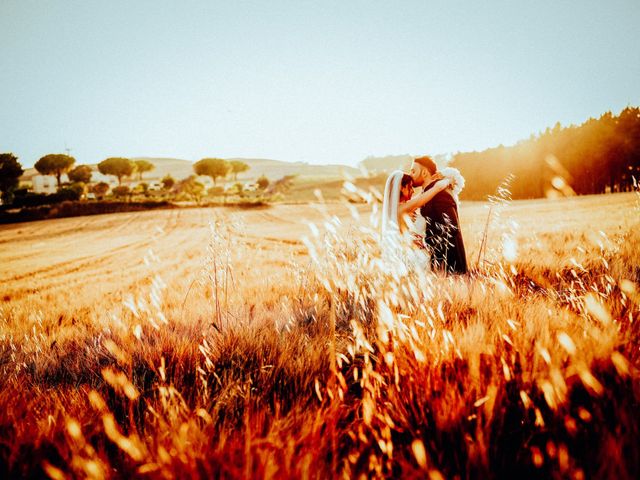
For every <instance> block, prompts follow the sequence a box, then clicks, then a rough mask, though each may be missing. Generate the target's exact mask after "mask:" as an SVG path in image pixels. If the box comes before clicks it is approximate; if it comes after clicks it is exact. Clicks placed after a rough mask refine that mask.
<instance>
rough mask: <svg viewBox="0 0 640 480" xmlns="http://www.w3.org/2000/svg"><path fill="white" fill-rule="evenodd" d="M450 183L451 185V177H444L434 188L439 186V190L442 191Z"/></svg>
mask: <svg viewBox="0 0 640 480" xmlns="http://www.w3.org/2000/svg"><path fill="white" fill-rule="evenodd" d="M450 185H451V179H450V178H443V179H442V180H438V181H437V182H436V184H435V185H434V186H433V188H437V189H438V190H439V191H442V190H444V189H445V188H447V187H448V186H450Z"/></svg>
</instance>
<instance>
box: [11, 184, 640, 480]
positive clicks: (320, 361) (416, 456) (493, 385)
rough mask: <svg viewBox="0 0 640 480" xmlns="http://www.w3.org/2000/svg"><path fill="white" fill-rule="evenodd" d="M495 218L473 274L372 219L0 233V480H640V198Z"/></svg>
mask: <svg viewBox="0 0 640 480" xmlns="http://www.w3.org/2000/svg"><path fill="white" fill-rule="evenodd" d="M487 206H488V205H485V204H480V203H469V204H465V205H463V207H462V209H461V220H462V226H463V234H464V236H465V240H466V244H467V248H468V252H467V253H468V257H469V259H470V263H471V266H472V268H473V269H474V274H473V276H472V277H471V278H466V279H460V278H443V277H440V276H434V275H431V274H427V275H424V274H423V273H422V272H419V271H415V270H411V268H409V269H408V270H407V269H405V268H404V267H403V266H402V265H396V264H394V265H389V263H388V262H385V261H384V260H383V258H382V257H381V255H380V252H379V251H378V246H377V242H376V241H375V230H374V228H373V227H372V226H371V224H370V216H371V215H370V214H371V208H370V207H367V206H359V207H357V208H355V207H353V206H351V207H350V206H348V205H326V206H316V207H314V206H308V205H307V206H305V205H295V206H293V205H289V206H287V205H280V206H274V207H272V208H268V209H255V210H233V209H175V210H164V211H150V212H142V213H124V214H112V215H103V216H94V217H80V218H69V219H61V220H52V221H43V222H33V223H28V224H18V225H12V226H2V227H0V245H1V248H0V278H1V279H2V284H1V287H0V300H1V302H2V303H1V309H0V386H1V390H0V476H1V477H3V478H7V477H43V476H44V477H51V478H56V479H57V478H66V477H81V478H82V477H90V478H121V477H142V478H143V477H149V478H184V477H199V478H212V477H224V478H239V477H245V478H253V477H256V478H289V477H298V478H332V477H345V478H352V477H359V476H364V477H393V478H400V477H406V478H414V477H429V478H477V477H504V478H515V477H517V476H520V477H524V476H526V477H540V478H549V477H555V478H607V477H608V478H637V476H638V474H639V473H640V451H639V447H638V435H639V434H640V415H638V407H639V401H640V382H639V378H640V376H639V374H638V367H640V351H639V346H640V340H639V338H638V332H639V329H638V321H639V320H640V316H639V315H640V293H639V287H640V253H639V247H640V233H639V229H638V227H639V226H640V220H639V217H640V210H639V204H638V197H637V196H636V195H634V194H619V195H609V196H600V197H582V198H571V199H563V200H554V201H526V202H525V201H523V202H513V203H511V202H508V201H505V200H502V201H501V200H499V199H498V200H497V201H495V202H493V204H492V206H491V218H490V219H489V221H488V222H487V218H488V217H487V215H488V212H489V210H488V208H487ZM374 216H375V215H374ZM487 225H488V239H487V242H486V247H485V249H484V251H483V252H482V253H479V248H480V245H481V243H482V236H483V231H484V230H485V228H486V227H487ZM479 258H480V259H481V260H482V261H481V262H480V263H478V259H479Z"/></svg>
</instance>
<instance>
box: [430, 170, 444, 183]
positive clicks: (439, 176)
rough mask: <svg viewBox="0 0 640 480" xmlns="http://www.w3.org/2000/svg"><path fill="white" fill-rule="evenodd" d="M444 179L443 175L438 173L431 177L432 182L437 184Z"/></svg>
mask: <svg viewBox="0 0 640 480" xmlns="http://www.w3.org/2000/svg"><path fill="white" fill-rule="evenodd" d="M443 178H444V175H442V173H440V172H436V173H434V174H433V175H432V176H431V181H432V182H436V181H438V180H442V179H443Z"/></svg>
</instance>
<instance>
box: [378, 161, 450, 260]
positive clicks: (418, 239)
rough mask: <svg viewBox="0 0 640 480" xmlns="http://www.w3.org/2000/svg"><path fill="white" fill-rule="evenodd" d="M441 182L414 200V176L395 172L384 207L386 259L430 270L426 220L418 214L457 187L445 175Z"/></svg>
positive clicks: (384, 248)
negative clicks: (444, 192)
mask: <svg viewBox="0 0 640 480" xmlns="http://www.w3.org/2000/svg"><path fill="white" fill-rule="evenodd" d="M451 170H453V169H451ZM437 179H438V181H437V182H436V183H435V184H434V185H433V187H431V188H430V189H429V190H427V191H425V192H422V193H420V194H418V195H416V196H413V181H412V179H411V176H410V175H408V174H406V173H404V172H402V171H400V170H395V171H394V172H392V173H391V175H389V178H387V183H386V185H385V187H384V199H383V203H382V222H381V233H382V238H381V240H382V247H383V253H384V255H385V256H386V257H387V258H388V259H389V260H391V261H393V262H394V263H395V262H397V261H398V260H403V259H404V261H402V262H401V263H402V264H405V266H409V265H407V264H411V265H415V267H418V268H427V265H428V264H429V262H428V260H429V259H428V253H427V249H426V246H425V245H424V235H425V231H426V220H425V218H424V217H423V216H422V215H420V213H419V212H418V210H419V209H420V208H421V207H422V206H424V205H425V204H427V203H429V201H430V200H431V199H432V198H433V197H435V196H436V195H437V194H438V193H440V192H441V191H443V190H445V189H446V188H448V187H450V186H451V185H452V184H453V183H454V180H453V179H452V178H450V177H444V176H443V175H442V174H438V177H437ZM407 247H409V248H407Z"/></svg>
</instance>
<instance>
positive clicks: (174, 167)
mask: <svg viewBox="0 0 640 480" xmlns="http://www.w3.org/2000/svg"><path fill="white" fill-rule="evenodd" d="M132 160H147V161H149V162H151V163H153V164H154V165H155V167H156V168H155V169H154V170H152V171H151V172H148V173H145V175H144V177H145V178H146V179H149V180H154V179H160V178H162V177H164V176H165V175H167V174H170V175H171V176H173V177H174V178H176V179H180V178H185V177H188V176H189V175H193V162H191V161H189V160H180V159H177V158H149V157H136V158H132ZM225 160H228V161H233V160H238V161H241V162H245V163H246V164H247V165H249V167H250V168H249V171H247V172H244V173H241V174H240V175H238V180H242V181H244V182H246V181H252V180H256V179H257V178H258V177H260V176H261V175H265V176H266V177H267V178H269V179H270V180H276V179H278V178H281V177H283V176H285V175H297V176H298V177H300V178H342V177H343V176H344V173H347V174H349V175H357V174H359V173H360V171H359V170H358V169H356V168H353V167H349V166H346V165H309V164H307V163H303V162H283V161H281V160H271V159H263V158H227V159H225ZM230 178H231V177H229V179H230Z"/></svg>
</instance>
